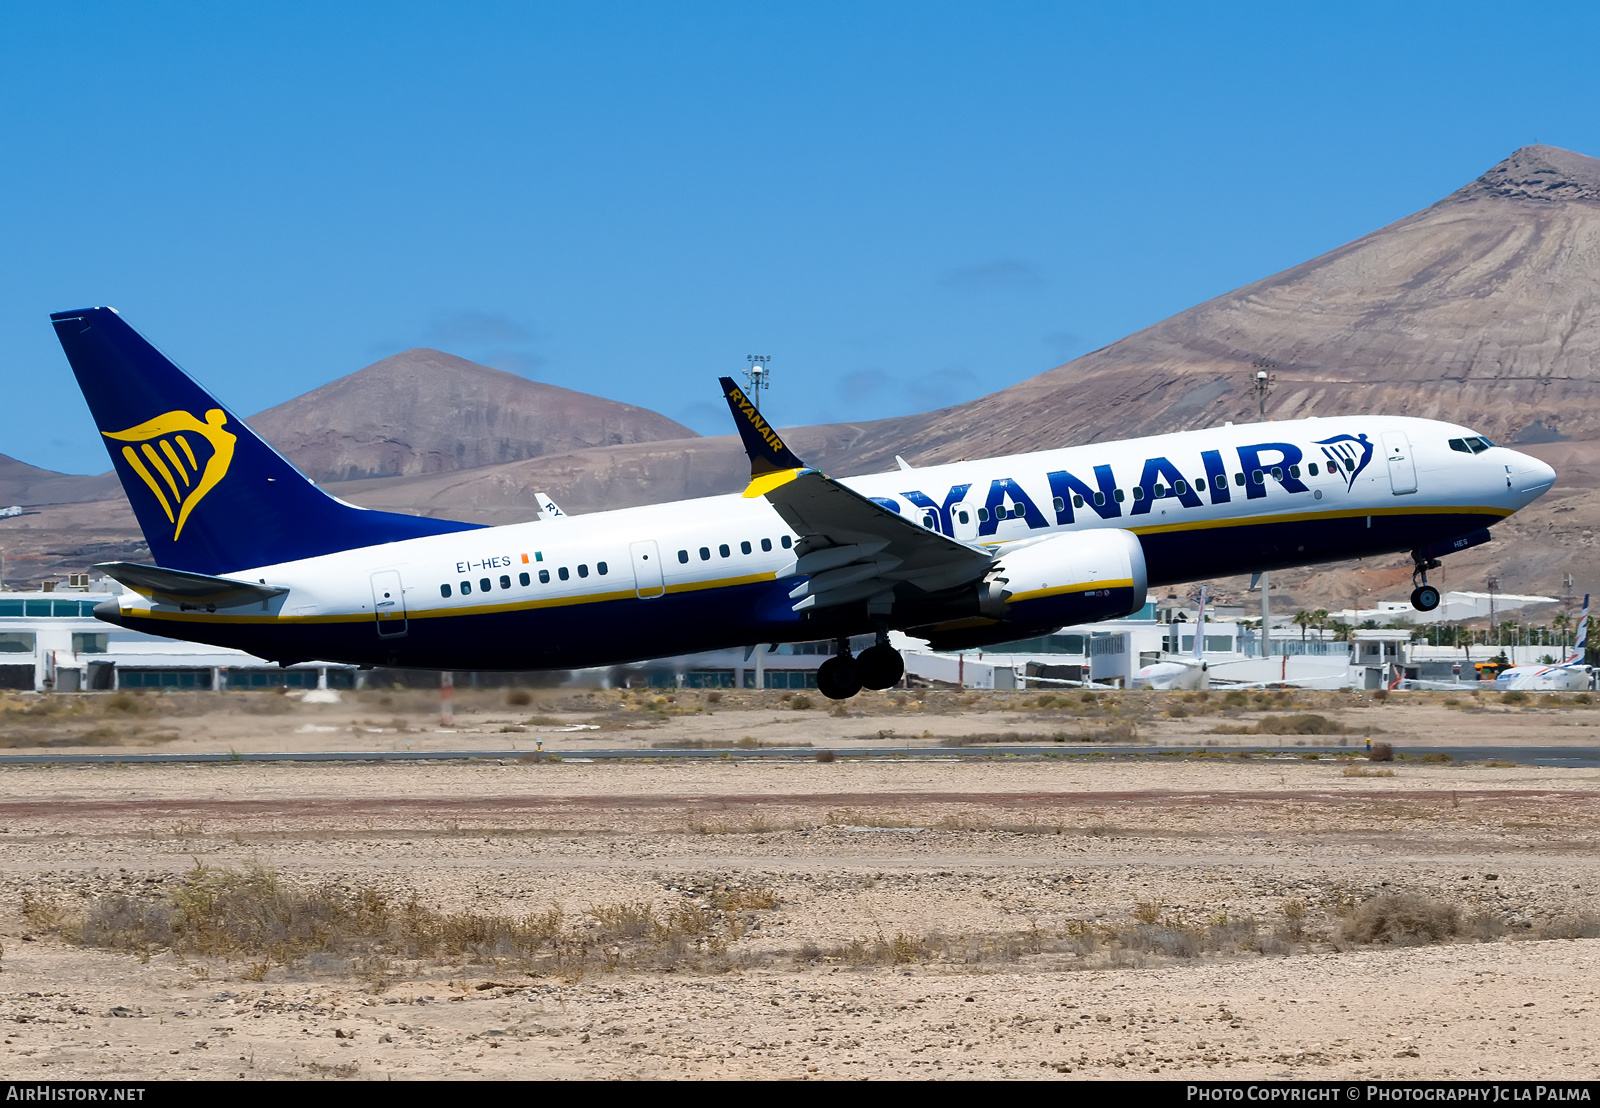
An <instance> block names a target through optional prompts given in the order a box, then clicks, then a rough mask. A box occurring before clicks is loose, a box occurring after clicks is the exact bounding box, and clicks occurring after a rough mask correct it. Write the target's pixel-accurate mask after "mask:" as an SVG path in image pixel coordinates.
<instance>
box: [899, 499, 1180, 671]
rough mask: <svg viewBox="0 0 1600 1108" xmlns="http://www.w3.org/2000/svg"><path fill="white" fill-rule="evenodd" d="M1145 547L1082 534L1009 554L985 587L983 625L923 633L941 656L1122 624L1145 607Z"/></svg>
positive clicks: (1119, 534)
mask: <svg viewBox="0 0 1600 1108" xmlns="http://www.w3.org/2000/svg"><path fill="white" fill-rule="evenodd" d="M1148 582H1149V578H1148V576H1147V574H1146V572H1145V563H1144V547H1142V546H1140V545H1139V540H1138V538H1137V537H1136V536H1135V535H1134V534H1133V533H1132V532H1131V531H1123V530H1120V529H1110V528H1107V529H1105V530H1093V531H1074V532H1067V533H1065V534H1060V535H1052V536H1051V537H1050V538H1047V539H1042V540H1040V541H1039V542H1036V543H1030V544H1029V545H1027V546H1023V547H1019V548H1017V549H1013V550H1008V551H1007V552H1006V553H1005V554H1004V555H1002V556H1001V558H1000V559H999V560H998V561H996V562H995V564H994V566H993V568H992V569H990V571H989V573H988V575H987V576H985V577H984V579H983V582H982V583H981V584H980V585H979V586H978V610H979V612H980V614H981V617H982V618H981V619H978V620H971V619H967V620H960V621H957V622H955V623H950V624H944V625H942V626H940V627H929V628H917V629H915V630H913V631H912V633H913V634H915V635H917V636H919V637H923V638H926V639H928V641H929V643H930V644H931V645H932V647H933V649H935V650H965V649H970V648H973V647H978V646H987V645H989V644H992V643H998V642H1007V641H1010V640H1012V639H1019V638H1026V637H1028V636H1029V635H1033V634H1038V633H1040V632H1041V631H1053V630H1055V629H1056V628H1057V627H1062V626H1065V625H1066V624H1069V623H1094V622H1097V621H1099V620H1102V619H1120V618H1122V617H1123V616H1129V615H1132V614H1133V613H1135V612H1137V611H1138V610H1139V609H1141V608H1143V607H1144V603H1145V589H1146V586H1147V584H1148Z"/></svg>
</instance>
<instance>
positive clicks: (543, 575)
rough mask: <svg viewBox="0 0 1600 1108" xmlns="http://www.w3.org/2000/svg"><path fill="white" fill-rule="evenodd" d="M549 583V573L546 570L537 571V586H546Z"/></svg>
mask: <svg viewBox="0 0 1600 1108" xmlns="http://www.w3.org/2000/svg"><path fill="white" fill-rule="evenodd" d="M549 583H550V571H549V570H548V569H541V570H540V571H539V584H541V585H548V584H549Z"/></svg>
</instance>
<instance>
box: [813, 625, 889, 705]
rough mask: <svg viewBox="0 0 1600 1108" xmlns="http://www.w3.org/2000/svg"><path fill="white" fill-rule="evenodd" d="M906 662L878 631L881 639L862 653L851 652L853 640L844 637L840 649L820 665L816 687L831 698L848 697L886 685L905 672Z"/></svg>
mask: <svg viewBox="0 0 1600 1108" xmlns="http://www.w3.org/2000/svg"><path fill="white" fill-rule="evenodd" d="M905 672H906V663H905V660H904V659H903V658H901V657H900V652H899V651H898V650H896V649H895V648H894V647H892V646H890V645H889V636H888V634H887V633H886V632H884V631H879V632H878V641H877V642H876V643H875V644H873V645H872V646H869V647H867V648H866V649H865V650H863V651H862V652H861V654H860V656H859V657H855V656H852V655H851V653H850V640H849V639H848V638H841V639H840V640H839V650H838V653H836V654H835V655H834V656H833V657H831V658H829V659H828V660H827V661H826V662H823V663H822V665H820V666H818V667H817V691H818V692H820V693H821V694H822V695H823V696H825V697H827V698H828V699H829V700H848V699H850V698H851V697H852V696H854V695H855V694H856V693H858V692H860V691H861V690H862V689H887V688H889V687H890V686H891V685H893V684H894V683H895V682H897V681H899V680H900V678H901V677H903V676H904V675H905Z"/></svg>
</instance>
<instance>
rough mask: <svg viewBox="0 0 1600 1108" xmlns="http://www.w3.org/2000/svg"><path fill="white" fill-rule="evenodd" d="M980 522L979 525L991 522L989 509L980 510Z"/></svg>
mask: <svg viewBox="0 0 1600 1108" xmlns="http://www.w3.org/2000/svg"><path fill="white" fill-rule="evenodd" d="M978 522H979V523H988V522H989V509H988V508H979V509H978Z"/></svg>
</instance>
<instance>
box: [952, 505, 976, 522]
mask: <svg viewBox="0 0 1600 1108" xmlns="http://www.w3.org/2000/svg"><path fill="white" fill-rule="evenodd" d="M956 518H957V519H958V520H960V521H961V522H962V523H971V522H972V517H971V516H969V515H968V514H967V512H966V509H965V508H963V509H962V510H961V511H959V512H957V513H956Z"/></svg>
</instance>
